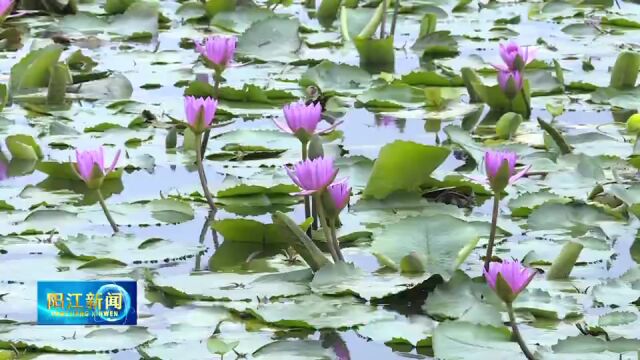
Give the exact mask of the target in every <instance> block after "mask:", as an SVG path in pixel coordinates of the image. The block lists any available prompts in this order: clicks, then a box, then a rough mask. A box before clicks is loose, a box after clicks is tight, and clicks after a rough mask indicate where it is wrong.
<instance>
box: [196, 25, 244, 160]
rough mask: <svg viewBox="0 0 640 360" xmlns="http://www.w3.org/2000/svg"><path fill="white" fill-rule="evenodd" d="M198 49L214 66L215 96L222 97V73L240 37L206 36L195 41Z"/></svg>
mask: <svg viewBox="0 0 640 360" xmlns="http://www.w3.org/2000/svg"><path fill="white" fill-rule="evenodd" d="M194 43H195V46H196V51H198V53H200V55H202V57H203V59H204V63H205V65H207V66H208V67H210V68H213V92H214V93H213V96H214V97H215V98H218V99H219V98H220V94H219V89H220V83H221V82H222V73H223V72H224V71H225V70H226V69H227V67H229V66H230V65H231V63H232V62H233V56H234V54H235V51H236V46H237V43H238V39H237V38H236V37H235V36H225V35H213V36H210V37H208V38H206V39H205V40H204V41H203V42H201V43H200V42H197V41H194ZM210 136H211V129H207V130H205V131H204V136H203V138H204V141H203V142H202V145H201V150H200V153H201V156H204V153H205V152H206V150H207V144H208V143H209V137H210Z"/></svg>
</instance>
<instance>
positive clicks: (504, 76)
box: [498, 70, 523, 99]
mask: <svg viewBox="0 0 640 360" xmlns="http://www.w3.org/2000/svg"><path fill="white" fill-rule="evenodd" d="M498 85H500V89H502V91H503V92H504V93H505V95H507V97H508V98H510V99H513V98H515V97H516V95H517V94H518V92H520V91H521V90H522V85H523V79H522V74H521V73H520V71H518V70H513V71H509V70H499V71H498Z"/></svg>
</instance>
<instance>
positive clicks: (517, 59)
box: [493, 41, 537, 118]
mask: <svg viewBox="0 0 640 360" xmlns="http://www.w3.org/2000/svg"><path fill="white" fill-rule="evenodd" d="M499 52H500V57H501V58H502V61H503V62H504V63H503V64H496V65H493V67H495V68H496V70H498V84H499V85H500V88H501V89H502V91H503V92H504V94H505V95H506V96H507V97H508V98H509V100H510V101H511V104H512V106H511V107H512V108H513V100H514V99H515V98H516V96H517V95H518V94H521V95H522V100H523V101H524V104H525V112H526V113H525V114H524V115H525V117H526V118H528V117H529V116H530V115H531V105H530V104H529V100H528V95H527V94H526V91H525V88H524V69H525V67H526V66H527V65H528V64H530V63H531V62H532V61H533V60H534V59H535V57H536V54H537V49H535V48H530V47H522V46H520V45H518V44H517V43H516V42H514V41H511V42H509V43H508V44H506V45H505V44H500V49H499Z"/></svg>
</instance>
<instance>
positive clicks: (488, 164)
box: [484, 151, 529, 194]
mask: <svg viewBox="0 0 640 360" xmlns="http://www.w3.org/2000/svg"><path fill="white" fill-rule="evenodd" d="M517 160H518V155H516V153H514V152H509V151H487V152H486V153H485V154H484V166H485V171H486V175H487V180H488V181H489V185H490V186H491V190H493V191H494V193H496V194H499V193H501V192H502V190H504V189H505V188H506V187H507V185H510V184H513V183H514V182H516V181H517V180H518V179H520V178H521V177H523V176H524V175H525V174H526V173H527V171H528V170H529V167H527V168H526V169H524V170H522V171H520V172H516V170H515V167H516V162H517Z"/></svg>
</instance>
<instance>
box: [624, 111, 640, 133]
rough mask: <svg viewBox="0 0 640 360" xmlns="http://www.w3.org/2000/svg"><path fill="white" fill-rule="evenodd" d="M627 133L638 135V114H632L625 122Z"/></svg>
mask: <svg viewBox="0 0 640 360" xmlns="http://www.w3.org/2000/svg"><path fill="white" fill-rule="evenodd" d="M627 132H629V134H635V135H640V114H633V115H631V116H630V117H629V120H627Z"/></svg>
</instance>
